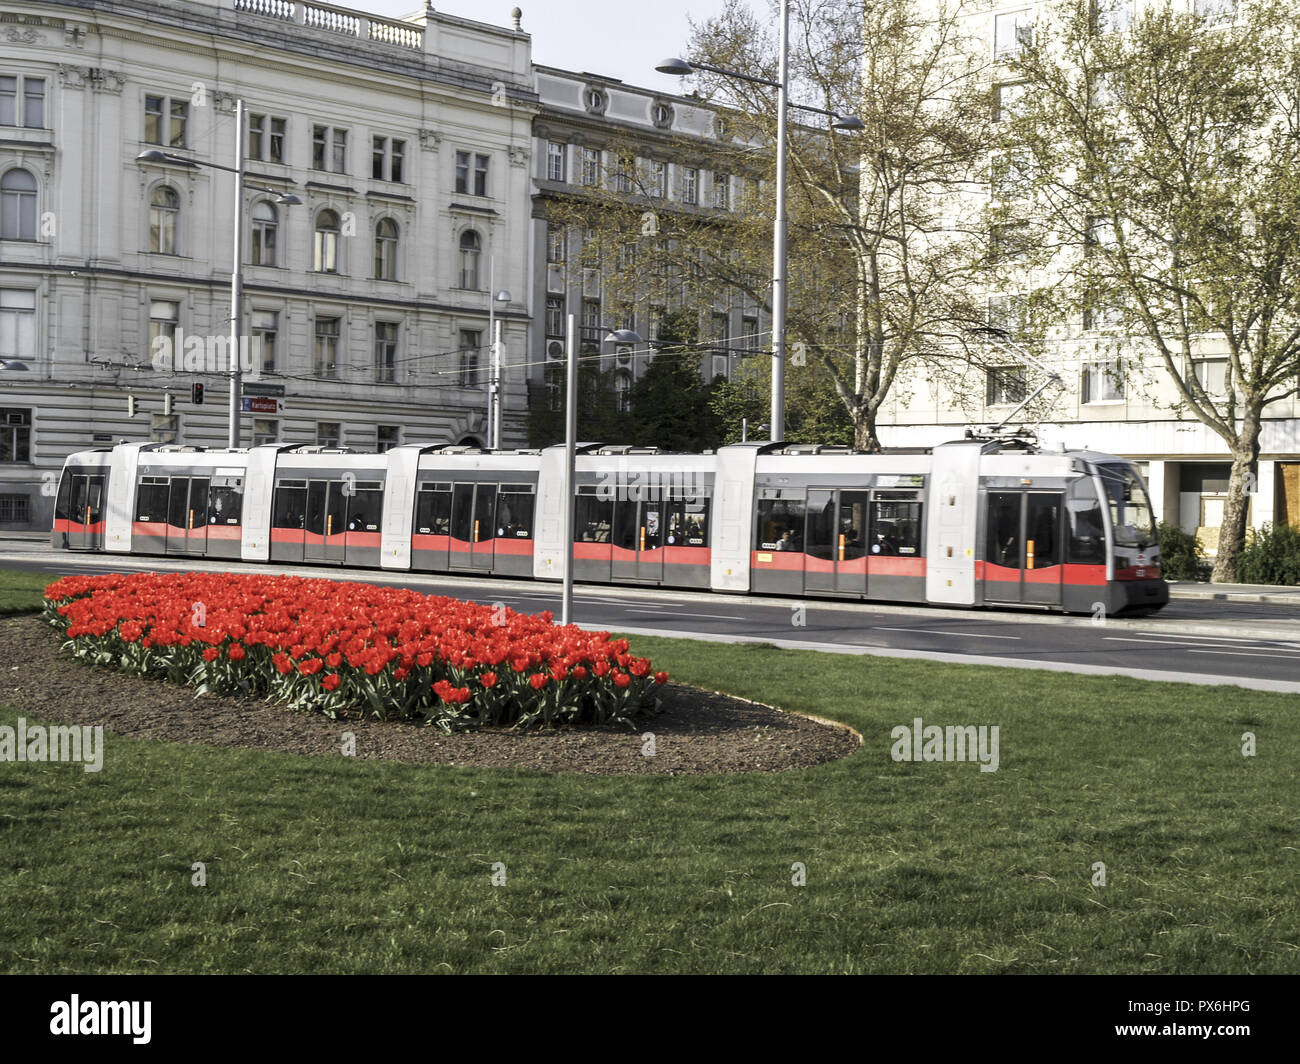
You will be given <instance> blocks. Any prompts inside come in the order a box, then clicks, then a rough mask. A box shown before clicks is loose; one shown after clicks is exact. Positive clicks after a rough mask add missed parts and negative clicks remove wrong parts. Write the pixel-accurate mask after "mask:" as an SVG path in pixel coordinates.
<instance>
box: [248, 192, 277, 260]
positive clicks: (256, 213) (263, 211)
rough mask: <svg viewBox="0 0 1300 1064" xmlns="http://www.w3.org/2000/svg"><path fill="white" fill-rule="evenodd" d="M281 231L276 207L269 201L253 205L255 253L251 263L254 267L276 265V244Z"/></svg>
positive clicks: (260, 201) (261, 201)
mask: <svg viewBox="0 0 1300 1064" xmlns="http://www.w3.org/2000/svg"><path fill="white" fill-rule="evenodd" d="M279 231H280V218H279V215H278V214H277V213H276V210H275V207H274V206H273V205H272V204H271V203H269V202H268V201H267V200H258V201H257V202H256V203H255V204H253V251H252V258H251V261H252V263H253V265H254V266H274V265H276V261H275V257H276V243H277V240H276V238H277V236H278V235H279Z"/></svg>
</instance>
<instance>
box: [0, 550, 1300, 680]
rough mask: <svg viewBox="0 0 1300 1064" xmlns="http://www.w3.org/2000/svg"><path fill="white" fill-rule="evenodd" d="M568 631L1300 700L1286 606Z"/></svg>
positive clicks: (613, 601) (479, 587) (600, 592)
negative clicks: (1118, 679) (1127, 615)
mask: <svg viewBox="0 0 1300 1064" xmlns="http://www.w3.org/2000/svg"><path fill="white" fill-rule="evenodd" d="M0 565H2V566H4V567H6V568H16V569H28V570H34V571H40V572H47V573H51V574H63V573H71V572H83V573H93V572H108V571H139V570H149V569H154V570H168V569H171V570H193V569H198V570H205V569H206V570H222V569H226V570H229V571H247V572H265V571H267V568H268V567H266V566H259V565H249V564H243V563H235V564H217V563H213V562H204V561H201V560H196V559H189V558H183V559H182V558H175V559H173V558H134V557H122V556H106V555H89V554H71V555H70V554H66V553H63V552H56V551H53V550H51V549H49V548H48V547H43V546H39V545H34V544H0ZM274 571H277V572H298V573H301V574H303V575H310V576H327V577H334V578H342V579H354V580H362V581H367V582H374V583H386V584H395V585H398V586H404V587H410V588H414V589H416V590H419V591H421V592H425V593H437V594H445V595H454V596H456V597H459V598H466V599H472V600H476V601H479V602H486V603H497V602H503V603H505V604H506V605H507V606H509V607H511V608H512V609H517V610H521V611H524V612H528V613H537V612H540V611H542V610H551V611H552V612H553V613H555V614H556V615H557V617H558V614H559V611H560V587H559V585H558V584H549V583H542V582H534V581H520V580H497V579H492V578H481V577H461V576H442V575H437V576H432V575H421V574H411V573H378V572H375V571H373V570H340V569H329V568H325V567H319V566H299V567H275V569H274ZM573 619H574V621H575V622H576V623H578V624H580V625H582V626H583V627H586V628H598V629H610V630H614V631H619V632H627V633H647V634H655V635H667V636H685V637H692V638H697V639H704V640H714V641H720V642H739V641H744V642H760V643H770V644H773V645H775V646H781V647H801V648H807V649H816V650H829V651H834V652H839V653H866V654H879V655H886V656H896V657H912V658H922V659H928V660H932V661H954V662H963V663H971V664H976V663H977V664H990V665H1011V666H1017V667H1021V668H1037V669H1053V670H1057V671H1063V672H1076V673H1097V674H1115V675H1128V676H1135V677H1139V678H1143V679H1153V680H1170V681H1182V682H1193V683H1212V684H1236V685H1240V686H1244V687H1252V688H1259V689H1264V690H1273V691H1286V692H1293V693H1300V610H1297V609H1295V608H1294V607H1291V606H1287V605H1270V604H1265V603H1242V602H1215V601H1208V600H1204V599H1175V600H1174V601H1172V602H1171V603H1170V604H1169V605H1168V606H1167V607H1166V608H1165V609H1164V610H1163V611H1162V612H1161V613H1160V614H1158V615H1156V616H1154V617H1150V618H1144V619H1141V620H1122V619H1115V618H1104V619H1096V620H1094V619H1093V618H1090V617H1063V616H1061V615H1059V614H1048V613H1039V612H1028V611H1015V610H978V611H971V610H953V609H942V608H937V607H916V606H892V605H877V604H874V603H873V604H870V605H866V604H862V603H851V602H836V601H833V600H826V599H819V598H813V597H805V598H801V599H793V598H791V599H782V598H774V597H749V596H740V595H719V594H710V593H705V592H683V591H674V590H660V589H657V588H613V587H602V586H590V585H578V586H577V588H576V589H575V593H574V617H573ZM1298 705H1300V703H1298Z"/></svg>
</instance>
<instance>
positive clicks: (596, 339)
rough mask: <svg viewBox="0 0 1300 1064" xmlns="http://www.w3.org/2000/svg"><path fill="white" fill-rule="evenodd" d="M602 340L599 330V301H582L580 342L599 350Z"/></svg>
mask: <svg viewBox="0 0 1300 1064" xmlns="http://www.w3.org/2000/svg"><path fill="white" fill-rule="evenodd" d="M602 339H604V337H603V334H602V333H601V329H600V300H599V299H584V300H583V301H582V342H583V344H584V345H588V344H594V345H595V346H596V348H597V350H599V348H600V341H601V340H602Z"/></svg>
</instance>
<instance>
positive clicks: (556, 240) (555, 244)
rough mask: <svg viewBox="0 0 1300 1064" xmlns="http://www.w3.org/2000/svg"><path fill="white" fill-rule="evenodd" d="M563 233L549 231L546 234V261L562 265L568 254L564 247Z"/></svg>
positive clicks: (561, 230)
mask: <svg viewBox="0 0 1300 1064" xmlns="http://www.w3.org/2000/svg"><path fill="white" fill-rule="evenodd" d="M565 235H566V234H565V231H564V230H563V229H551V230H549V231H548V232H547V234H546V261H547V262H550V263H561V264H562V263H563V262H564V260H565V257H566V255H567V253H568V249H567V248H566V247H565V244H566V243H567V241H566V240H565Z"/></svg>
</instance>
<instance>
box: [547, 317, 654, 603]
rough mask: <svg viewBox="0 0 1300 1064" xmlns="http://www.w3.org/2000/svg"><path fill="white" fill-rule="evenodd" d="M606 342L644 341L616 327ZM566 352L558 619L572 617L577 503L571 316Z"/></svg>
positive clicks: (575, 343) (575, 363) (575, 344)
mask: <svg viewBox="0 0 1300 1064" xmlns="http://www.w3.org/2000/svg"><path fill="white" fill-rule="evenodd" d="M605 342H606V343H607V344H639V343H643V342H644V341H643V340H642V339H641V337H640V336H638V335H637V334H636V333H635V332H633V331H632V330H631V329H616V330H614V331H613V332H612V333H610V334H609V335H608V336H606V337H605ZM565 355H566V356H567V362H568V375H567V379H566V381H565V390H564V393H565V394H564V519H563V521H562V522H561V526H560V531H561V534H562V536H563V538H564V558H563V562H564V564H563V565H562V566H561V567H560V568H561V574H562V578H563V581H564V588H563V592H562V594H561V596H560V623H561V624H569V623H571V621H572V618H573V510H574V507H575V506H576V504H577V499H576V498H575V497H574V490H573V485H574V481H575V479H576V475H575V472H574V466H575V465H576V462H577V454H578V336H577V328H576V326H575V324H574V316H573V315H572V314H570V315H569V316H568V327H567V328H566V330H565Z"/></svg>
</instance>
